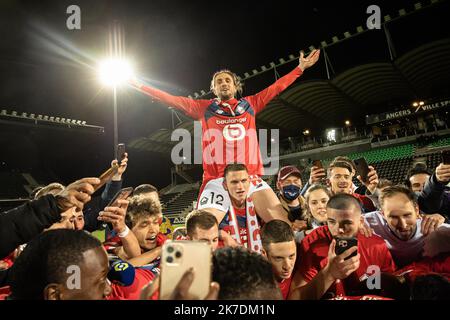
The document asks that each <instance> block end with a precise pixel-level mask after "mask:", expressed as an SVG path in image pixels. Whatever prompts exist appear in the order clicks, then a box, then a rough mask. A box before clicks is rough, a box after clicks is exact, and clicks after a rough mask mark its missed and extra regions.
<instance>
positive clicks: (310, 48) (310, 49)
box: [308, 46, 316, 51]
mask: <svg viewBox="0 0 450 320" xmlns="http://www.w3.org/2000/svg"><path fill="white" fill-rule="evenodd" d="M308 49H309V51H314V50H315V49H316V47H314V46H309V48H308Z"/></svg>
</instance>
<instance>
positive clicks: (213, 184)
mask: <svg viewBox="0 0 450 320" xmlns="http://www.w3.org/2000/svg"><path fill="white" fill-rule="evenodd" d="M265 189H271V188H270V186H269V185H268V184H267V182H265V181H264V180H263V179H261V178H260V177H259V176H257V175H253V176H250V189H249V190H248V195H247V196H248V197H250V196H251V195H252V194H253V193H254V192H257V191H261V190H265ZM230 205H231V200H230V196H229V195H228V192H227V191H226V190H225V188H224V187H223V178H217V179H213V180H210V181H208V183H207V184H206V185H205V187H204V188H203V190H201V193H200V196H199V197H198V203H197V209H199V210H200V209H207V208H214V209H217V210H220V211H223V212H228V210H229V209H230Z"/></svg>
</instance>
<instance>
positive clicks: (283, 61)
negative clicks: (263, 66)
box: [278, 58, 286, 63]
mask: <svg viewBox="0 0 450 320" xmlns="http://www.w3.org/2000/svg"><path fill="white" fill-rule="evenodd" d="M278 60H279V61H280V63H286V61H285V60H284V59H283V58H280V59H278Z"/></svg>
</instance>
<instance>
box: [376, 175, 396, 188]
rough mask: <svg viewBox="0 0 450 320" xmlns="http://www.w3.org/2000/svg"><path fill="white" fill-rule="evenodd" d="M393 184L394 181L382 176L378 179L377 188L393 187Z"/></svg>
mask: <svg viewBox="0 0 450 320" xmlns="http://www.w3.org/2000/svg"><path fill="white" fill-rule="evenodd" d="M393 185H394V183H393V182H392V181H391V180H389V179H386V178H380V179H379V180H378V185H377V188H378V189H382V188H387V187H392V186H393Z"/></svg>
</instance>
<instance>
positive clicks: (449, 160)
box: [442, 150, 450, 164]
mask: <svg viewBox="0 0 450 320" xmlns="http://www.w3.org/2000/svg"><path fill="white" fill-rule="evenodd" d="M442 163H443V164H450V150H444V151H442Z"/></svg>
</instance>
